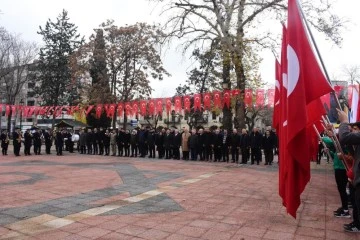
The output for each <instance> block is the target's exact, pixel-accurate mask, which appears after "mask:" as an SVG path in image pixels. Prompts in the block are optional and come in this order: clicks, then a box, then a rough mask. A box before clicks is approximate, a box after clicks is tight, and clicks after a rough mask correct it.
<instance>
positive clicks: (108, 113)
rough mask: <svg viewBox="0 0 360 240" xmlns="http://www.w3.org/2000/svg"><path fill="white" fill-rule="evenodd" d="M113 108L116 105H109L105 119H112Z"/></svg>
mask: <svg viewBox="0 0 360 240" xmlns="http://www.w3.org/2000/svg"><path fill="white" fill-rule="evenodd" d="M115 108H116V104H110V106H109V110H108V112H107V117H109V118H112V117H114V114H115Z"/></svg>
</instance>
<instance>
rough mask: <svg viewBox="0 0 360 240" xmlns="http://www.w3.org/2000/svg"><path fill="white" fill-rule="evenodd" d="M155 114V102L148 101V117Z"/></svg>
mask: <svg viewBox="0 0 360 240" xmlns="http://www.w3.org/2000/svg"><path fill="white" fill-rule="evenodd" d="M154 113H155V100H150V101H149V115H154Z"/></svg>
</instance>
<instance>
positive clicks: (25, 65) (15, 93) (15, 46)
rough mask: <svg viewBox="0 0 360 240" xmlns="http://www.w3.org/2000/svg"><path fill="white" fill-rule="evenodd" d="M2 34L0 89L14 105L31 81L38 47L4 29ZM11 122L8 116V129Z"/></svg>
mask: <svg viewBox="0 0 360 240" xmlns="http://www.w3.org/2000/svg"><path fill="white" fill-rule="evenodd" d="M0 34H1V37H0V38H1V41H0V83H1V85H0V88H1V92H2V94H3V96H4V98H5V101H6V103H7V104H10V105H14V104H15V103H16V101H18V100H19V95H20V94H21V91H22V88H23V86H24V84H25V83H27V82H28V80H29V76H30V74H28V71H29V68H30V67H31V64H32V63H33V61H34V60H35V58H36V56H37V53H38V46H37V45H36V43H33V42H27V41H24V40H22V39H21V38H20V37H19V36H18V35H15V34H11V33H9V32H7V31H6V30H4V29H3V30H2V31H1V33H0ZM10 122H11V115H9V116H8V129H10V127H11V126H10Z"/></svg>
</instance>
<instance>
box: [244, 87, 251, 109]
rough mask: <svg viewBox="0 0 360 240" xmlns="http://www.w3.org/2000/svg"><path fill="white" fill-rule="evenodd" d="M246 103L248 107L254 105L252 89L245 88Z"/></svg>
mask: <svg viewBox="0 0 360 240" xmlns="http://www.w3.org/2000/svg"><path fill="white" fill-rule="evenodd" d="M244 103H245V106H246V107H248V106H251V105H252V90H251V89H245V97H244Z"/></svg>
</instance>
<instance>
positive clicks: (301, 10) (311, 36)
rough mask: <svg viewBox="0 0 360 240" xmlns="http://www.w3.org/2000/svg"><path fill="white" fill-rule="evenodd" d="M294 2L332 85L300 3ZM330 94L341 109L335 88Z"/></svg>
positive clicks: (297, 0)
mask: <svg viewBox="0 0 360 240" xmlns="http://www.w3.org/2000/svg"><path fill="white" fill-rule="evenodd" d="M296 3H297V5H298V8H299V9H300V13H301V16H302V17H303V19H304V22H305V25H306V28H307V30H308V32H309V35H310V38H311V41H312V43H313V44H314V48H315V50H316V53H317V55H318V57H319V60H320V63H321V66H322V68H323V70H324V73H325V76H326V79H327V80H328V82H329V83H330V85H331V86H332V83H331V81H330V77H329V74H328V72H327V70H326V67H325V64H324V61H323V59H322V57H321V54H320V51H319V48H318V46H317V44H316V41H315V38H314V35H313V34H312V32H311V29H310V26H309V23H308V21H307V19H306V17H305V14H304V11H303V9H302V7H301V5H300V3H299V0H296ZM330 94H332V95H333V96H334V98H335V100H336V103H337V105H338V106H339V109H340V110H343V109H342V107H341V105H340V101H339V99H338V97H337V96H336V94H335V90H334V91H332V92H331V93H330Z"/></svg>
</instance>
